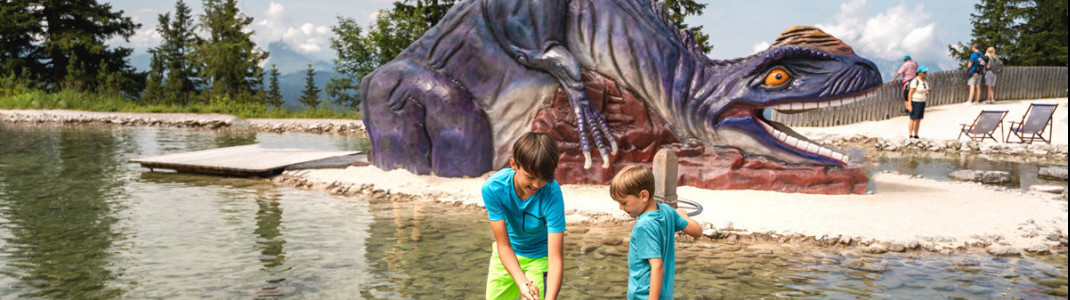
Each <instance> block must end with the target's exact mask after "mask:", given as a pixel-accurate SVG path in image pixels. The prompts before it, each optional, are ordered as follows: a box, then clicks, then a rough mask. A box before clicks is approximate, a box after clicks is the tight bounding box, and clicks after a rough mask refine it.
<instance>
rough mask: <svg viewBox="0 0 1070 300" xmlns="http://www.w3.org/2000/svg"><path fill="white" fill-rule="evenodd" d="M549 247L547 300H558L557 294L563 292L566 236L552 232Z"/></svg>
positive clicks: (548, 241) (548, 240)
mask: <svg viewBox="0 0 1070 300" xmlns="http://www.w3.org/2000/svg"><path fill="white" fill-rule="evenodd" d="M546 243H547V246H549V249H548V250H549V253H548V254H549V255H548V256H549V259H550V262H549V263H550V266H549V267H550V270H549V271H550V272H549V274H547V276H546V281H547V282H546V299H548V300H553V299H557V293H558V292H560V291H561V281H562V277H563V273H564V268H565V263H564V257H563V254H564V247H565V246H564V244H565V234H564V233H562V232H551V233H549V236H548V237H547V241H546Z"/></svg>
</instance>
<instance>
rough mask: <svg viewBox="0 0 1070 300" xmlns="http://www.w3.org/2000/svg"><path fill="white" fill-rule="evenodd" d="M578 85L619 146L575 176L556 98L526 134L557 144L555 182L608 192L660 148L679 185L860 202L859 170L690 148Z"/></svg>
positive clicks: (614, 94)
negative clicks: (674, 161)
mask: <svg viewBox="0 0 1070 300" xmlns="http://www.w3.org/2000/svg"><path fill="white" fill-rule="evenodd" d="M583 82H584V85H585V86H586V88H587V96H588V97H589V99H590V101H591V106H592V107H593V108H594V109H595V110H596V111H598V112H601V113H602V116H603V117H604V118H605V120H606V123H607V124H608V125H609V127H610V131H612V133H613V137H614V138H616V139H617V141H618V144H619V145H620V151H619V152H618V153H617V155H610V167H609V168H608V169H606V168H602V164H601V163H602V162H601V159H599V158H597V157H599V154H598V153H597V151H592V153H591V156H592V157H595V159H594V162H593V164H592V165H591V168H590V169H587V170H584V169H583V153H582V152H581V150H580V143H579V136H578V135H577V133H576V124H575V121H576V119H575V117H574V116H573V114H572V110H571V108H570V106H569V103H568V98H567V97H566V96H565V93H564V92H563V91H560V90H559V91H558V93H557V96H556V97H555V99H554V101H553V103H552V104H551V105H550V106H547V107H544V108H542V109H541V110H539V112H538V114H537V115H536V117H535V121H534V123H533V124H532V131H539V132H546V133H548V134H550V135H551V136H553V137H554V139H556V140H557V141H558V146H559V149H560V150H561V158H560V162H559V166H558V168H557V172H556V174H555V176H556V177H557V180H558V182H560V183H562V184H567V183H595V184H608V183H609V181H610V180H611V179H612V178H613V175H614V174H616V172H617V171H619V170H620V169H622V168H624V167H625V166H627V165H628V164H633V163H639V164H644V165H646V166H648V167H649V166H650V163H651V161H653V159H654V154H656V153H657V151H658V150H660V149H661V148H668V149H672V150H673V152H675V153H676V156H677V157H678V158H679V160H680V167H679V172H680V173H679V176H680V177H679V182H680V185H689V186H694V187H699V188H705V189H714V190H728V189H731V190H743V189H750V190H769V191H778V192H789V193H810V194H849V193H854V194H862V193H865V191H866V183H867V179H866V176H865V174H864V173H863V172H862V169H861V168H841V167H827V166H808V165H785V164H781V163H780V162H777V161H771V160H768V159H766V158H764V157H744V156H743V155H742V154H741V153H740V152H739V151H738V150H736V149H733V148H723V147H706V146H705V145H703V144H702V143H700V142H698V141H694V140H692V141H680V140H679V139H678V138H677V137H676V135H675V134H673V132H672V131H671V130H670V129H669V128H668V127H666V126H665V124H664V123H665V122H663V121H662V120H661V119H660V118H659V117H658V116H657V115H655V114H654V113H653V112H652V111H650V110H649V109H648V107H647V105H646V103H644V102H643V101H640V100H639V99H637V98H636V96H635V95H633V94H632V93H631V92H629V91H627V90H625V89H622V88H620V87H618V86H617V84H616V83H614V82H613V81H612V80H610V79H608V78H606V77H603V76H601V75H599V74H596V73H591V72H584V74H583Z"/></svg>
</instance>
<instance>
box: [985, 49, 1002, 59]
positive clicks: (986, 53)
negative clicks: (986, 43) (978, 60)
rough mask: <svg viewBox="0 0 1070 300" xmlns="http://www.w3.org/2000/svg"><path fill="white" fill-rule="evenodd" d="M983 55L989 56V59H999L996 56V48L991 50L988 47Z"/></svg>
mask: <svg viewBox="0 0 1070 300" xmlns="http://www.w3.org/2000/svg"><path fill="white" fill-rule="evenodd" d="M985 55H988V56H991V57H995V58H999V56H997V55H996V48H993V47H988V50H985Z"/></svg>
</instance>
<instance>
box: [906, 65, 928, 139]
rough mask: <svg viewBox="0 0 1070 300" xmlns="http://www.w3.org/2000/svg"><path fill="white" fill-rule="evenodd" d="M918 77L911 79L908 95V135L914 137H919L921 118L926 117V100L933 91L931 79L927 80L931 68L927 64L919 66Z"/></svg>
mask: <svg viewBox="0 0 1070 300" xmlns="http://www.w3.org/2000/svg"><path fill="white" fill-rule="evenodd" d="M917 73H918V77H914V79H913V80H911V81H910V93H909V94H908V97H909V99H910V101H908V102H907V105H906V109H907V111H909V112H910V124H909V125H908V127H907V135H908V136H910V138H912V139H917V138H919V137H918V127H921V119H923V118H925V100H926V99H928V98H929V93H930V92H931V91H930V90H931V89H930V88H929V81H928V80H925V77H926V74H928V73H929V68H926V67H925V66H921V67H918V72H917Z"/></svg>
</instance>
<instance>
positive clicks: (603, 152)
mask: <svg viewBox="0 0 1070 300" xmlns="http://www.w3.org/2000/svg"><path fill="white" fill-rule="evenodd" d="M598 154H601V155H602V168H603V169H605V168H609V155H607V154H606V149H605V148H604V147H601V148H598Z"/></svg>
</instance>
